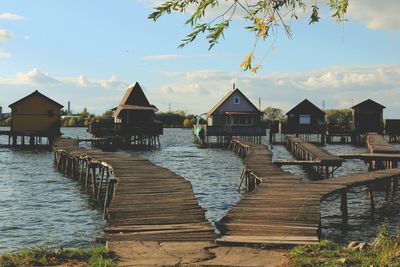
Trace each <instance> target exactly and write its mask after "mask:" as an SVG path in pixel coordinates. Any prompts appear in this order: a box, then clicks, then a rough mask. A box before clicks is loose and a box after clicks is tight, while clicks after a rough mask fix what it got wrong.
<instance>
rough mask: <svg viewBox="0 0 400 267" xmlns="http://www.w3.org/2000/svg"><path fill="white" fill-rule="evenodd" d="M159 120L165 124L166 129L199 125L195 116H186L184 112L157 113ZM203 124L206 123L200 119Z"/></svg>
mask: <svg viewBox="0 0 400 267" xmlns="http://www.w3.org/2000/svg"><path fill="white" fill-rule="evenodd" d="M156 118H157V120H159V121H161V122H162V123H163V126H164V127H166V128H182V127H183V128H191V127H193V125H195V124H196V123H197V117H196V116H195V115H193V114H186V113H185V112H184V111H174V112H172V111H170V112H157V113H156ZM199 122H200V123H201V124H204V123H205V120H204V119H200V121H199Z"/></svg>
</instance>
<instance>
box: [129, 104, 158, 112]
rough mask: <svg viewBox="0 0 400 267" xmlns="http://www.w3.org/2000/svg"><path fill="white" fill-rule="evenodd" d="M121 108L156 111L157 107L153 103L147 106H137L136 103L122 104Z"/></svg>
mask: <svg viewBox="0 0 400 267" xmlns="http://www.w3.org/2000/svg"><path fill="white" fill-rule="evenodd" d="M121 109H125V110H152V111H154V112H157V111H158V109H157V108H156V107H155V106H154V105H150V106H148V107H145V106H138V105H122V106H121Z"/></svg>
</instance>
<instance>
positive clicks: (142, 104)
mask: <svg viewBox="0 0 400 267" xmlns="http://www.w3.org/2000/svg"><path fill="white" fill-rule="evenodd" d="M133 106H134V107H135V108H134V109H136V110H153V111H157V110H158V109H157V107H156V106H154V105H151V104H150V102H149V100H147V97H146V95H145V94H144V92H143V90H142V87H140V85H139V83H138V82H136V83H135V85H133V86H131V87H129V88H128V89H127V90H126V92H125V94H124V96H123V97H122V100H121V102H120V103H119V105H118V107H116V111H115V115H114V116H115V117H118V116H119V113H121V111H122V110H125V109H132V108H131V107H133Z"/></svg>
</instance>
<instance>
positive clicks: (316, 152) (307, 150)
mask: <svg viewBox="0 0 400 267" xmlns="http://www.w3.org/2000/svg"><path fill="white" fill-rule="evenodd" d="M287 146H288V147H289V150H290V147H292V146H297V148H298V149H301V150H303V152H304V154H305V155H304V158H305V159H307V160H314V161H318V162H320V163H321V164H329V165H332V166H341V165H342V162H343V159H341V158H339V157H337V156H335V155H332V154H330V153H328V152H327V151H325V150H323V149H322V148H319V147H318V146H316V145H313V144H310V143H308V142H306V141H304V140H303V139H300V138H298V137H296V136H293V135H289V136H287Z"/></svg>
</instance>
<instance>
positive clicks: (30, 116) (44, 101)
mask: <svg viewBox="0 0 400 267" xmlns="http://www.w3.org/2000/svg"><path fill="white" fill-rule="evenodd" d="M9 107H10V108H11V132H12V133H20V134H21V135H27V136H28V135H35V136H43V137H49V136H50V137H55V136H59V135H61V133H60V124H61V122H60V119H61V109H62V108H63V105H61V104H59V103H57V102H56V101H54V100H52V99H50V98H48V97H47V96H45V95H43V94H41V93H40V92H39V91H37V90H36V91H35V92H33V93H32V94H30V95H28V96H26V97H24V98H22V99H20V100H18V101H16V102H14V103H12V104H11V105H9Z"/></svg>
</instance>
